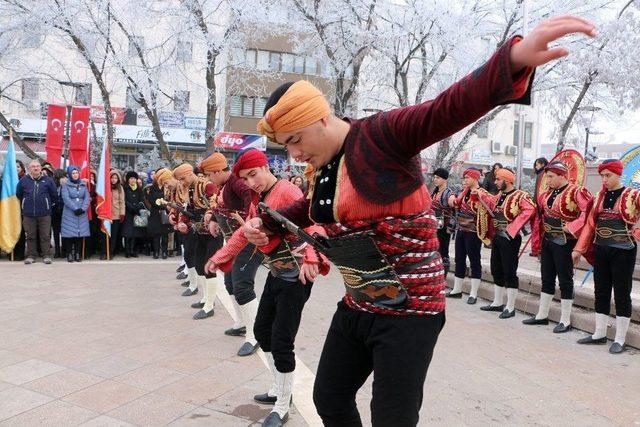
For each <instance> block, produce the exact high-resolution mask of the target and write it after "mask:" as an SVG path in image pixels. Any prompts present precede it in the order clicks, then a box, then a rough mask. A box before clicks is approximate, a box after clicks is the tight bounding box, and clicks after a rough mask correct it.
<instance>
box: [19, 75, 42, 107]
mask: <svg viewBox="0 0 640 427" xmlns="http://www.w3.org/2000/svg"><path fill="white" fill-rule="evenodd" d="M39 94H40V81H39V80H38V79H34V78H31V79H24V80H23V81H22V99H23V100H24V101H28V100H35V99H38V96H39Z"/></svg>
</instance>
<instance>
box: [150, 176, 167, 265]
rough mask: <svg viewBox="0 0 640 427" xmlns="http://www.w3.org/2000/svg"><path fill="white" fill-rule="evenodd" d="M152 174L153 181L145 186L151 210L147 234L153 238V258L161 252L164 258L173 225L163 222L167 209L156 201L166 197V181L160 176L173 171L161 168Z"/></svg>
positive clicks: (157, 256) (165, 257)
mask: <svg viewBox="0 0 640 427" xmlns="http://www.w3.org/2000/svg"><path fill="white" fill-rule="evenodd" d="M150 175H151V174H150ZM152 176H153V183H152V184H150V185H149V186H147V187H145V201H146V204H147V206H148V207H149V210H150V211H151V215H150V216H149V225H148V226H147V234H148V235H149V236H151V237H152V238H153V259H158V258H159V257H160V255H161V254H162V259H167V256H168V247H167V243H168V240H167V238H168V237H169V231H170V230H171V225H170V224H163V223H162V216H163V212H164V213H165V214H166V212H167V211H166V209H165V207H164V206H162V205H158V204H157V203H156V201H157V200H160V199H163V198H164V186H163V184H164V181H163V180H162V179H160V178H163V179H164V177H165V176H166V177H170V176H171V171H169V170H167V169H164V168H160V169H158V170H157V171H156V172H155V173H154V174H153V175H152Z"/></svg>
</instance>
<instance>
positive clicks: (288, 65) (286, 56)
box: [282, 53, 295, 73]
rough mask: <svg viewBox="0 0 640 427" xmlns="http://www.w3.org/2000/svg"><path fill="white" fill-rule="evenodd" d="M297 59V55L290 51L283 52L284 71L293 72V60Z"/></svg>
mask: <svg viewBox="0 0 640 427" xmlns="http://www.w3.org/2000/svg"><path fill="white" fill-rule="evenodd" d="M294 61H295V55H292V54H290V53H283V54H282V72H283V73H293V62H294Z"/></svg>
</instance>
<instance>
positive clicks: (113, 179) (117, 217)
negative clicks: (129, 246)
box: [100, 169, 125, 260]
mask: <svg viewBox="0 0 640 427" xmlns="http://www.w3.org/2000/svg"><path fill="white" fill-rule="evenodd" d="M109 182H110V184H111V236H109V258H110V259H113V257H114V256H115V255H116V251H117V250H118V242H119V241H121V239H122V233H121V230H122V224H123V223H124V217H125V206H124V188H123V187H122V173H121V172H120V171H119V170H116V169H112V170H111V172H109ZM103 234H104V233H103ZM104 239H105V242H104V245H102V247H103V248H104V249H103V251H102V255H101V256H100V259H103V260H104V259H107V253H106V247H107V242H106V239H107V235H106V234H105V235H104Z"/></svg>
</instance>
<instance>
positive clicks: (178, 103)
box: [173, 90, 190, 111]
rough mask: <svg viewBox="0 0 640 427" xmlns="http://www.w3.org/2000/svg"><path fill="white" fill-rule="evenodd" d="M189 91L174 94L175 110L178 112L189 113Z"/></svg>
mask: <svg viewBox="0 0 640 427" xmlns="http://www.w3.org/2000/svg"><path fill="white" fill-rule="evenodd" d="M189 95H190V93H189V91H188V90H176V91H175V92H174V93H173V109H174V110H176V111H189Z"/></svg>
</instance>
